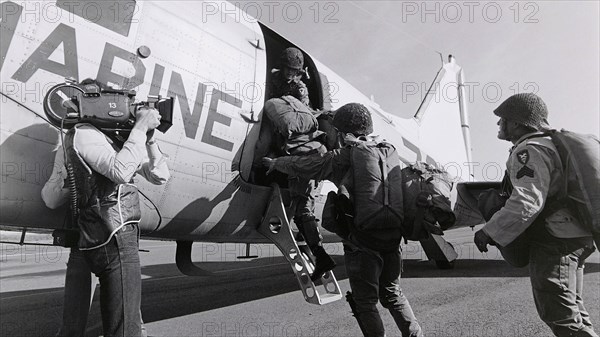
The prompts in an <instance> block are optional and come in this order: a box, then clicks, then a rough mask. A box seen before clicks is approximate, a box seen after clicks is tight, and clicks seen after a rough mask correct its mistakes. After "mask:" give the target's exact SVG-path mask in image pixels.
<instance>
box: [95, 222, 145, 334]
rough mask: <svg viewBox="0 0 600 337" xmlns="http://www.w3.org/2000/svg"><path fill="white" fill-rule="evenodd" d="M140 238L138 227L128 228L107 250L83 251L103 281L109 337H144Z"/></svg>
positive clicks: (103, 307)
mask: <svg viewBox="0 0 600 337" xmlns="http://www.w3.org/2000/svg"><path fill="white" fill-rule="evenodd" d="M138 235H139V228H138V226H137V225H127V226H124V227H123V228H122V229H121V230H119V231H118V232H117V233H116V234H115V235H114V236H113V238H112V239H111V240H110V241H109V242H108V243H107V244H106V245H105V246H103V247H100V248H96V249H92V250H86V251H83V255H84V257H85V260H86V262H87V265H88V266H89V268H90V270H91V271H92V272H93V273H94V274H95V275H96V276H97V277H98V278H99V279H100V309H101V312H102V326H103V330H104V336H106V337H109V336H110V337H113V336H119V337H125V336H127V337H138V336H140V335H141V323H140V303H141V285H142V280H141V272H140V257H139V253H138V247H139V241H138V237H139V236H138ZM87 299H89V297H87Z"/></svg>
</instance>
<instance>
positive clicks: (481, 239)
mask: <svg viewBox="0 0 600 337" xmlns="http://www.w3.org/2000/svg"><path fill="white" fill-rule="evenodd" d="M473 241H474V242H475V245H476V246H477V249H479V251H480V252H482V253H483V252H487V251H488V249H487V245H489V244H493V242H494V241H493V240H492V238H490V236H489V235H487V234H486V233H485V232H484V231H483V230H482V229H480V230H478V231H477V232H475V237H474V238H473Z"/></svg>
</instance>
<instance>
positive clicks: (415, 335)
mask: <svg viewBox="0 0 600 337" xmlns="http://www.w3.org/2000/svg"><path fill="white" fill-rule="evenodd" d="M344 257H345V260H346V271H347V273H348V279H349V280H350V288H351V289H352V297H353V298H354V301H355V302H356V311H357V319H358V320H359V321H360V322H361V323H362V324H363V325H364V327H365V329H366V330H367V331H368V336H369V337H371V336H377V337H380V336H385V329H384V327H383V322H382V320H381V317H380V316H379V311H378V310H377V301H378V300H379V301H381V305H383V307H384V308H387V309H388V310H389V311H390V313H391V314H392V317H393V318H394V321H395V322H396V325H397V326H398V329H400V332H401V333H402V336H403V337H421V336H423V332H422V331H421V327H420V326H419V323H418V322H417V319H416V317H415V314H414V313H413V311H412V308H411V306H410V303H408V299H406V297H405V296H404V294H403V293H402V289H400V272H401V268H402V257H401V255H400V247H398V249H397V250H395V251H391V252H385V253H383V252H377V251H374V250H371V249H368V248H365V247H362V246H360V245H359V244H356V243H354V242H350V241H346V240H344ZM392 335H396V334H395V333H393V334H392Z"/></svg>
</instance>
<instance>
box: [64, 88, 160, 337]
mask: <svg viewBox="0 0 600 337" xmlns="http://www.w3.org/2000/svg"><path fill="white" fill-rule="evenodd" d="M81 85H84V86H91V85H95V86H98V87H101V85H100V84H99V83H97V82H96V81H94V80H84V81H83V82H82V83H81ZM159 124H160V115H159V113H158V111H157V110H155V109H150V108H146V107H142V108H140V109H139V110H138V111H137V112H136V121H135V125H134V126H133V129H132V130H131V133H130V134H129V137H128V138H127V140H126V141H124V142H121V141H119V140H118V139H117V138H116V137H112V135H109V134H105V133H103V132H102V131H100V130H99V129H97V128H96V127H94V126H93V125H91V124H88V123H79V124H76V125H75V126H74V127H73V128H72V129H70V130H69V131H68V132H67V134H66V136H65V139H64V148H65V152H66V158H67V167H69V170H70V171H71V172H70V174H71V175H72V177H71V178H72V179H74V180H75V186H76V188H75V190H76V194H77V212H78V215H77V227H78V228H79V231H80V236H79V242H78V250H79V251H81V253H82V254H83V257H84V259H85V262H86V263H87V266H88V267H89V269H90V270H91V271H92V272H93V273H94V274H95V275H96V276H97V277H98V278H99V279H100V306H101V313H102V325H103V329H104V336H140V334H141V326H140V301H141V274H140V259H139V253H138V247H139V234H140V233H139V227H138V223H139V221H140V217H141V209H140V202H139V195H138V191H137V188H136V186H135V185H133V184H132V180H133V177H134V175H135V174H136V173H140V174H141V175H142V176H143V177H144V178H146V179H147V180H148V181H149V182H151V183H153V184H156V185H160V184H164V183H165V182H166V181H167V180H168V179H169V177H170V174H169V169H168V167H167V164H166V159H165V157H164V156H163V155H162V153H161V152H160V149H159V148H158V145H157V144H156V142H155V139H154V129H155V128H156V127H158V125H159ZM65 287H66V288H67V289H65V294H67V293H69V291H70V289H68V288H69V284H68V283H67V284H66V285H65ZM64 305H65V308H68V307H69V306H71V305H73V303H69V298H68V297H65V304H64Z"/></svg>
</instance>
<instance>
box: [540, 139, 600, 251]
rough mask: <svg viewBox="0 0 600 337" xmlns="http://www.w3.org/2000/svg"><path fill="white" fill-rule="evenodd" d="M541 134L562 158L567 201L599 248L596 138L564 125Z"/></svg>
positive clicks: (599, 155)
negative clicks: (573, 130)
mask: <svg viewBox="0 0 600 337" xmlns="http://www.w3.org/2000/svg"><path fill="white" fill-rule="evenodd" d="M545 135H547V136H550V138H551V139H552V143H554V146H555V147H556V149H557V151H558V155H559V157H560V159H561V161H562V168H563V172H564V173H565V176H564V178H565V188H566V191H565V193H564V194H566V197H567V198H568V203H569V204H570V206H572V207H573V208H574V209H573V210H574V211H575V213H576V214H577V215H578V216H579V217H580V220H581V221H582V222H583V223H584V224H585V225H586V226H587V227H588V228H589V229H590V231H591V232H592V234H593V236H594V241H595V242H596V247H599V248H600V141H599V140H598V138H597V137H595V136H593V135H585V134H580V133H576V132H571V131H567V130H564V129H563V130H561V131H557V130H552V131H550V132H547V133H545Z"/></svg>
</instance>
